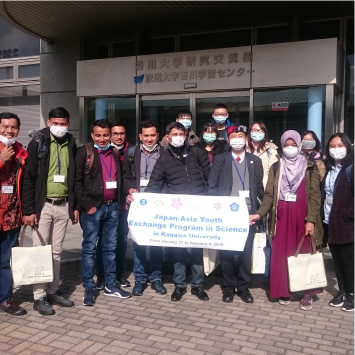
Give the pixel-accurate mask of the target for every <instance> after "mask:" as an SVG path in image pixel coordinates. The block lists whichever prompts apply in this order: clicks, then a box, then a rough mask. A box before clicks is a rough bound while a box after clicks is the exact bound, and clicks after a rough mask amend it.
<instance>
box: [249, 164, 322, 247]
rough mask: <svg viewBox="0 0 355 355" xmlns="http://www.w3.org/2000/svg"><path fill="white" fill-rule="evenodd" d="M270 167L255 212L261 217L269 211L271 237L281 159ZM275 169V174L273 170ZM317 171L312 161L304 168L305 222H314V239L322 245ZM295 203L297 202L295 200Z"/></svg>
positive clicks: (278, 191) (274, 222)
mask: <svg viewBox="0 0 355 355" xmlns="http://www.w3.org/2000/svg"><path fill="white" fill-rule="evenodd" d="M275 164H277V165H275V166H274V165H273V166H271V168H270V171H269V178H268V182H267V184H266V188H265V193H264V198H263V200H262V203H261V206H260V208H259V209H258V211H257V212H256V213H257V214H259V215H260V216H261V217H262V218H263V217H265V216H266V215H267V213H268V212H270V215H269V229H268V230H269V236H270V237H271V238H273V237H274V236H275V233H276V228H277V226H276V220H277V203H278V200H279V195H280V170H281V165H282V160H279V161H278V162H276V163H275ZM276 166H277V171H276V175H275V170H276ZM319 181H320V180H319V172H318V169H317V165H316V164H315V163H314V162H308V164H307V168H306V192H307V201H308V205H307V216H306V218H305V222H312V223H314V239H315V243H316V245H322V240H323V224H322V219H321V216H320V207H321V192H320V187H319ZM296 203H297V202H296Z"/></svg>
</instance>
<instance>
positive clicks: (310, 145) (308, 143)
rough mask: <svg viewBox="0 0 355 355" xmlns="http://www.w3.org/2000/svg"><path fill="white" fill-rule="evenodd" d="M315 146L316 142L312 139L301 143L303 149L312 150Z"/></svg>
mask: <svg viewBox="0 0 355 355" xmlns="http://www.w3.org/2000/svg"><path fill="white" fill-rule="evenodd" d="M315 146H316V141H315V140H314V139H312V140H311V141H306V140H303V141H302V148H303V149H314V147H315Z"/></svg>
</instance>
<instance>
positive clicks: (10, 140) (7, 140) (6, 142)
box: [0, 134, 16, 145]
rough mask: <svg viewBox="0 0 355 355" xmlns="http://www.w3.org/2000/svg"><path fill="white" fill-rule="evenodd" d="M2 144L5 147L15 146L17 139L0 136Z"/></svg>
mask: <svg viewBox="0 0 355 355" xmlns="http://www.w3.org/2000/svg"><path fill="white" fill-rule="evenodd" d="M0 142H1V143H2V144H3V145H13V144H14V143H15V142H16V138H6V137H4V136H2V135H1V134H0Z"/></svg>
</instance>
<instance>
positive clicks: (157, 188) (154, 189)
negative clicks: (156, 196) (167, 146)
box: [144, 155, 166, 193]
mask: <svg viewBox="0 0 355 355" xmlns="http://www.w3.org/2000/svg"><path fill="white" fill-rule="evenodd" d="M163 157H164V155H161V156H160V157H159V158H158V160H157V162H156V163H155V166H154V169H153V171H152V174H151V175H150V179H149V182H148V185H147V187H146V189H145V190H144V192H151V193H160V192H161V190H162V189H163V187H164V183H165V181H166V172H165V169H164V166H163V162H162V158H163Z"/></svg>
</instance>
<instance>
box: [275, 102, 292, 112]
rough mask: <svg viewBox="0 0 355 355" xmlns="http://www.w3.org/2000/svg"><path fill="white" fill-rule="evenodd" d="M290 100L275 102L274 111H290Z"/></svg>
mask: <svg viewBox="0 0 355 355" xmlns="http://www.w3.org/2000/svg"><path fill="white" fill-rule="evenodd" d="M288 107H289V105H288V102H273V103H272V104H271V110H272V111H288Z"/></svg>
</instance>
